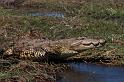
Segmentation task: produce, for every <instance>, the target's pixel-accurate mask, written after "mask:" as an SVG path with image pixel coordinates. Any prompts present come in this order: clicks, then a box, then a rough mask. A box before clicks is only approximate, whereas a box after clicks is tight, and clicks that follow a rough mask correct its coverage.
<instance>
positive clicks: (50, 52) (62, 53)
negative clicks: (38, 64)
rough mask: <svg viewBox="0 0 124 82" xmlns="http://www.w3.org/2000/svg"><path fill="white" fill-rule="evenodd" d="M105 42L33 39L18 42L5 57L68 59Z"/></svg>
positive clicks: (75, 39)
mask: <svg viewBox="0 0 124 82" xmlns="http://www.w3.org/2000/svg"><path fill="white" fill-rule="evenodd" d="M104 43H105V40H102V39H100V40H96V39H87V38H84V37H79V38H71V39H62V40H57V41H51V40H46V41H42V40H38V39H32V40H28V41H27V42H24V41H23V40H22V41H20V42H17V43H16V44H15V46H14V47H12V48H9V49H7V50H6V52H5V53H4V56H11V57H16V58H20V59H30V60H34V59H35V60H37V59H41V60H42V59H44V58H48V57H49V56H50V57H52V56H53V58H54V57H55V58H56V57H59V58H61V59H66V58H68V57H71V56H73V55H77V54H79V53H80V52H82V51H84V50H87V49H91V48H97V47H101V46H103V45H104ZM23 44H24V45H23Z"/></svg>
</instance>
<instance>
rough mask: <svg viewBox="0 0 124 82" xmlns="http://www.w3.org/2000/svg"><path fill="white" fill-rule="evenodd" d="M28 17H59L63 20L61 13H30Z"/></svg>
mask: <svg viewBox="0 0 124 82" xmlns="http://www.w3.org/2000/svg"><path fill="white" fill-rule="evenodd" d="M28 14H29V15H30V16H48V17H59V18H64V14H63V13H58V12H31V13H28Z"/></svg>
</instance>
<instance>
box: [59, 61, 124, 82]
mask: <svg viewBox="0 0 124 82" xmlns="http://www.w3.org/2000/svg"><path fill="white" fill-rule="evenodd" d="M70 66H71V67H72V69H73V71H67V72H65V73H64V76H63V79H61V80H59V81H57V82H124V68H122V67H107V66H101V65H95V64H86V63H70Z"/></svg>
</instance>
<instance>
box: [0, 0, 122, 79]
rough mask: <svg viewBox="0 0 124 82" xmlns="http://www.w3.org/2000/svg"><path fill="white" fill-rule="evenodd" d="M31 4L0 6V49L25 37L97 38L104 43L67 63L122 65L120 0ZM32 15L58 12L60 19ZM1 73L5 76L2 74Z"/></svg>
mask: <svg viewBox="0 0 124 82" xmlns="http://www.w3.org/2000/svg"><path fill="white" fill-rule="evenodd" d="M33 1H34V0H32V1H30V2H25V3H23V4H22V6H20V5H19V6H18V7H15V8H12V9H11V8H8V7H7V8H6V7H0V21H1V22H0V45H1V46H0V48H5V49H6V48H9V47H11V46H12V43H13V42H14V41H16V40H18V39H19V38H20V37H21V38H22V37H24V36H25V35H26V36H28V37H30V38H33V39H34V38H35V39H41V38H42V39H45V40H47V39H50V40H59V39H65V38H73V37H82V36H84V37H88V38H96V39H99V38H100V39H105V40H106V44H105V46H103V47H101V48H97V49H90V50H87V51H83V52H81V53H80V54H78V55H76V56H73V57H70V58H68V60H69V61H80V62H92V63H100V64H105V65H121V66H123V65H124V23H123V21H124V10H123V9H124V2H123V1H122V0H118V1H116V0H112V1H109V0H108V1H104V0H101V1H99V0H92V1H88V0H84V1H79V2H78V1H77V0H76V1H75V0H73V1H71V0H67V1H61V0H60V1H54V0H52V1H51V0H48V1H42V0H41V1H40V0H39V2H36V1H34V2H33ZM37 1H38V0H37ZM49 1H50V2H49ZM32 12H33V13H34V12H36V13H37V12H38V13H44V12H45V13H49V12H57V13H62V14H63V15H64V17H63V16H62V17H54V16H31V15H30V13H32ZM31 31H32V33H31ZM17 65H18V64H17ZM43 66H44V65H43ZM48 67H51V66H50V65H47V66H46V68H48ZM51 69H52V68H51ZM53 70H54V69H53ZM1 73H3V72H2V71H1ZM4 73H5V76H4V77H6V72H4ZM4 73H3V74H4ZM7 74H8V73H7ZM7 76H8V75H7ZM17 76H19V75H17ZM1 77H2V76H1ZM1 77H0V78H1Z"/></svg>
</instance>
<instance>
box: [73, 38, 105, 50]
mask: <svg viewBox="0 0 124 82" xmlns="http://www.w3.org/2000/svg"><path fill="white" fill-rule="evenodd" d="M105 42H106V41H105V40H103V39H99V40H97V39H87V38H83V39H79V40H77V41H75V42H73V43H72V44H71V49H72V50H75V51H83V50H87V49H91V48H98V47H101V46H103V45H104V44H105Z"/></svg>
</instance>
